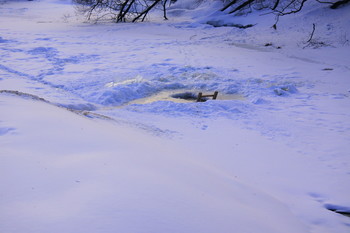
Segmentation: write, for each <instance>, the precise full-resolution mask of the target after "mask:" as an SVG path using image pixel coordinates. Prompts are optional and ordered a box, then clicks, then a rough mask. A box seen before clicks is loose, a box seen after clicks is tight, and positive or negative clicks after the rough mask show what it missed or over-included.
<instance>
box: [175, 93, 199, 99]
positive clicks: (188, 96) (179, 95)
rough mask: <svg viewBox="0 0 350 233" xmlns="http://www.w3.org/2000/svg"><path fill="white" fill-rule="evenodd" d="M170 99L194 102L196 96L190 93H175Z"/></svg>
mask: <svg viewBox="0 0 350 233" xmlns="http://www.w3.org/2000/svg"><path fill="white" fill-rule="evenodd" d="M171 97H173V98H175V99H184V100H196V99H197V95H196V94H194V93H192V92H184V93H177V94H173V95H171Z"/></svg>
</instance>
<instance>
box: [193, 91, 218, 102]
mask: <svg viewBox="0 0 350 233" xmlns="http://www.w3.org/2000/svg"><path fill="white" fill-rule="evenodd" d="M218 94H219V92H217V91H216V92H214V94H213V95H203V93H202V92H199V94H198V98H197V102H205V101H207V100H208V98H207V97H213V100H215V99H216V97H217V96H218Z"/></svg>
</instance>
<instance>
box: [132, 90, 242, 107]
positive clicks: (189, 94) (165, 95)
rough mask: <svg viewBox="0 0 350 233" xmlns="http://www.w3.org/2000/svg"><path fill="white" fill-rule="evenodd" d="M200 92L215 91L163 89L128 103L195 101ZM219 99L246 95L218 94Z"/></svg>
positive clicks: (208, 92)
mask: <svg viewBox="0 0 350 233" xmlns="http://www.w3.org/2000/svg"><path fill="white" fill-rule="evenodd" d="M199 92H202V93H203V95H205V94H213V93H214V91H202V90H166V91H161V92H159V93H157V94H154V95H152V96H149V97H145V98H142V99H137V100H133V101H131V102H129V103H128V104H149V103H152V102H156V101H171V102H175V103H191V102H192V103H193V102H196V101H197V98H198V94H199ZM203 99H204V100H210V99H212V98H211V97H202V100H203ZM216 99H217V100H244V97H243V96H242V95H240V94H224V93H220V92H219V94H218V96H217V98H216Z"/></svg>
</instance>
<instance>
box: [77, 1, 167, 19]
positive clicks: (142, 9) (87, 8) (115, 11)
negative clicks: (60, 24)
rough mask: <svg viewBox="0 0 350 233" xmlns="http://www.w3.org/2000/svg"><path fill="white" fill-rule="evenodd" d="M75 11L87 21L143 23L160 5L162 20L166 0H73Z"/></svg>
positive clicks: (165, 17)
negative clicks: (103, 20) (104, 20)
mask: <svg viewBox="0 0 350 233" xmlns="http://www.w3.org/2000/svg"><path fill="white" fill-rule="evenodd" d="M73 1H74V3H75V4H76V8H77V11H78V12H79V13H81V14H83V15H85V16H86V18H87V20H96V21H98V20H101V19H107V20H112V21H114V22H116V23H119V22H137V21H144V20H145V18H146V17H147V15H148V13H149V12H150V11H151V10H152V9H154V8H156V6H157V5H160V4H161V3H162V4H161V5H162V9H163V11H164V19H167V16H166V3H167V0H73Z"/></svg>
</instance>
